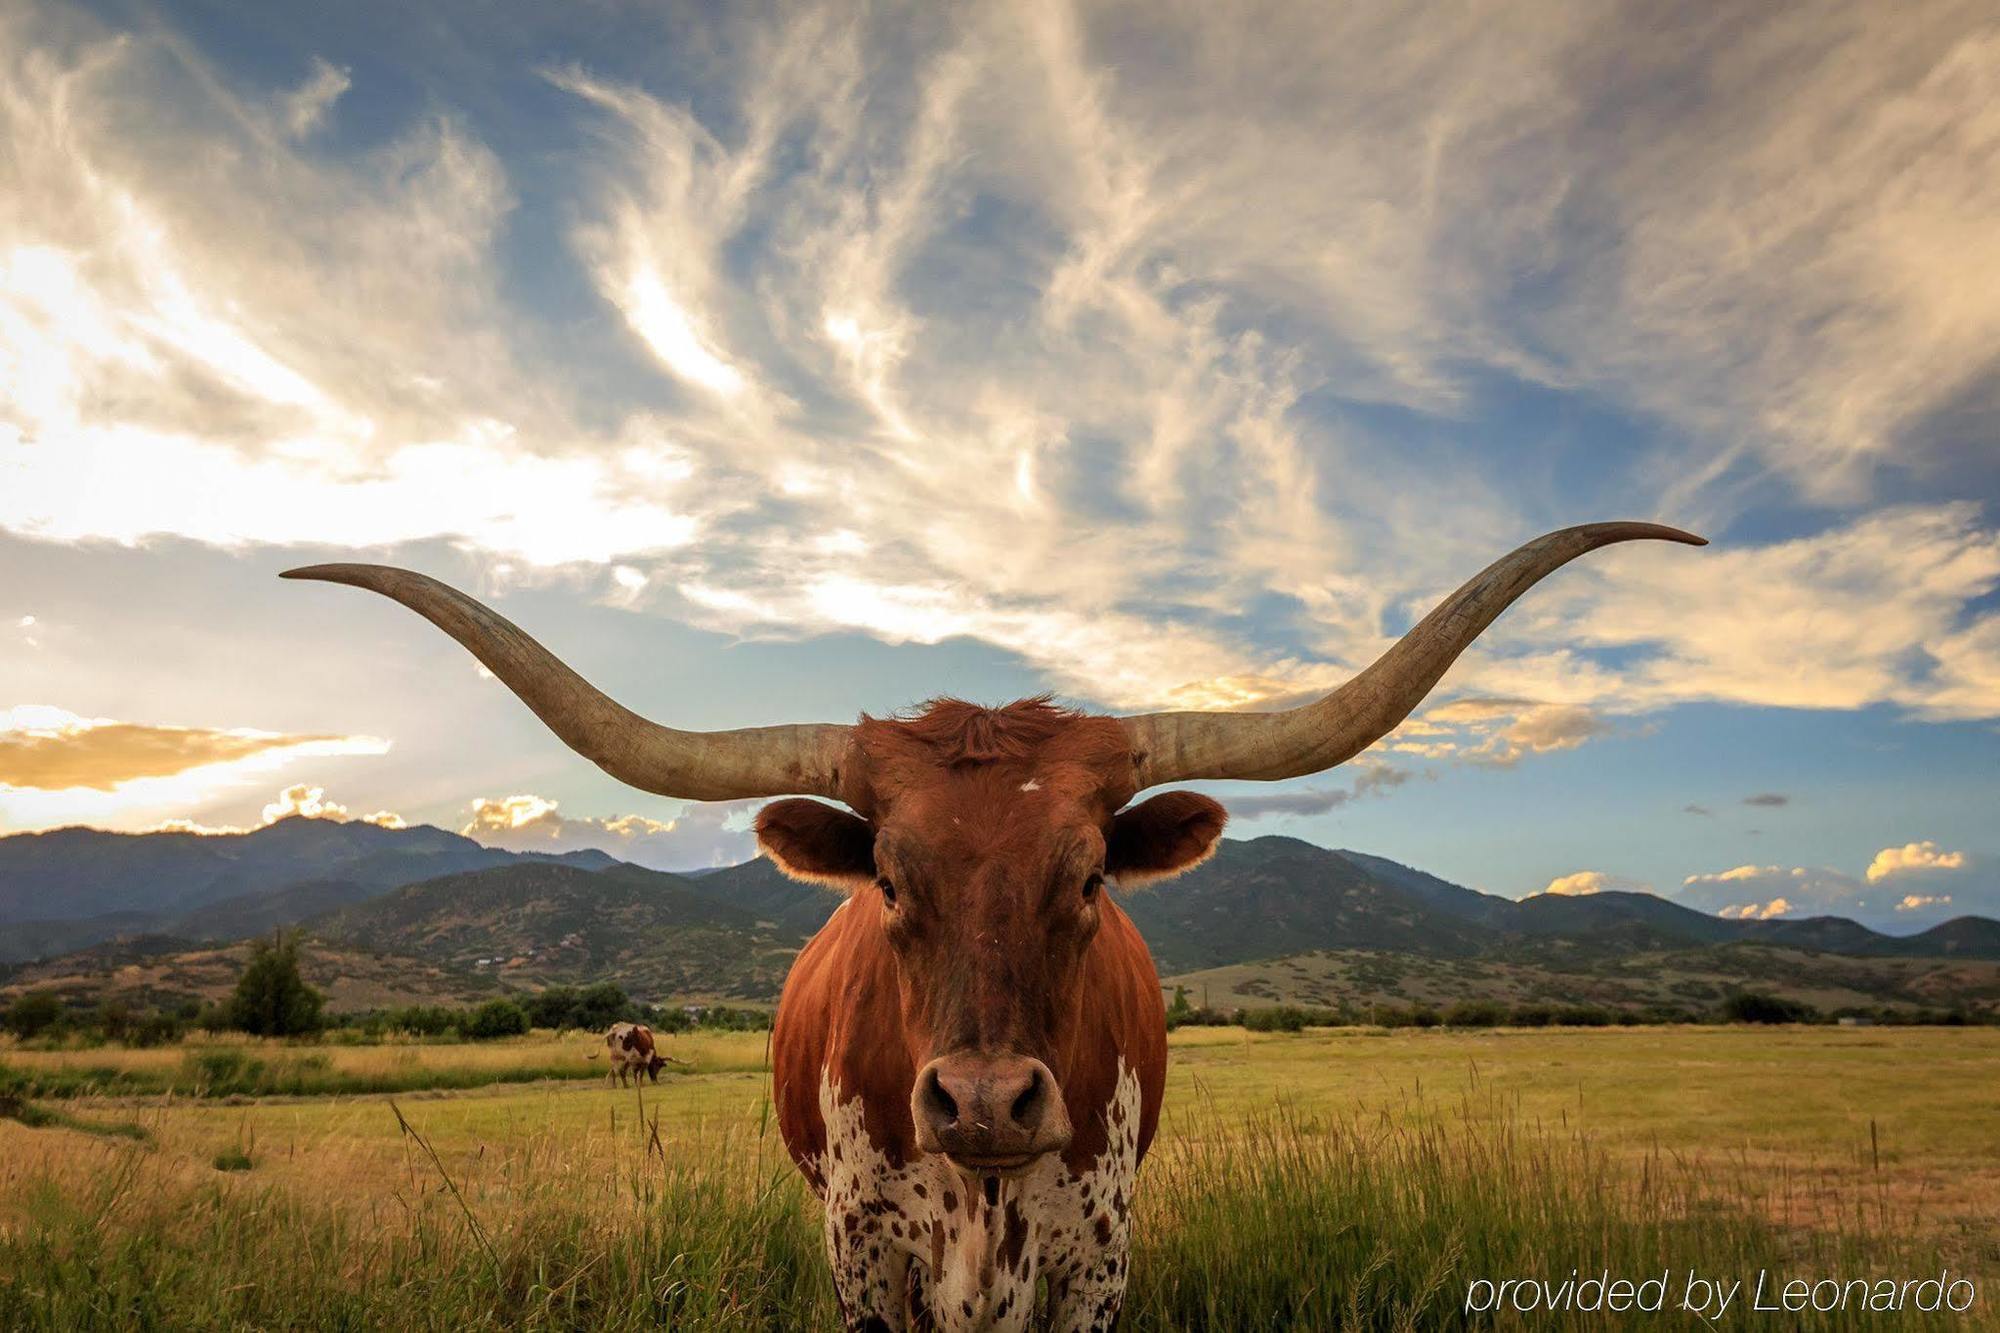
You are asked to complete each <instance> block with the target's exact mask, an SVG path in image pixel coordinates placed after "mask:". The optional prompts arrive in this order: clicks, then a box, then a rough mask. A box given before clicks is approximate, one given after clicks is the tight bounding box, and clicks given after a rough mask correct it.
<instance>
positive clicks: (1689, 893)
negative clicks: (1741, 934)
mask: <svg viewBox="0 0 2000 1333" xmlns="http://www.w3.org/2000/svg"><path fill="white" fill-rule="evenodd" d="M1970 864H1971V859H1970V858H1969V857H1967V856H1965V855H1964V854H1963V853H1959V852H1945V851H1941V850H1940V849H1939V848H1938V846H1937V844H1936V843H1932V842H1913V843H1908V844H1905V845H1904V846H1901V847H1887V848H1884V849H1883V850H1882V851H1881V852H1879V853H1877V854H1876V856H1875V858H1874V860H1873V861H1872V862H1871V863H1870V865H1869V866H1868V868H1867V870H1866V872H1865V873H1864V874H1861V875H1853V874H1849V873H1847V872H1845V871H1842V870H1837V869H1834V868H1833V867H1830V866H1818V867H1813V866H1780V865H1740V866H1735V867H1732V868H1731V869H1728V870H1722V871H1716V872H1713V873H1709V874H1698V875H1689V876H1688V877H1687V878H1686V880H1685V881H1683V883H1682V885H1681V892H1680V894H1679V901H1681V902H1682V903H1684V904H1686V905H1687V906H1689V907H1693V908H1695V909H1697V910H1699V911H1704V912H1714V913H1716V914H1717V915H1719V916H1729V917H1750V918H1753V919H1754V918H1760V917H1763V916H1775V915H1788V914H1799V913H1815V914H1816V913H1832V914H1836V915H1840V916H1856V915H1859V916H1862V917H1864V918H1866V919H1869V920H1873V921H1875V922H1876V923H1878V924H1881V923H1882V922H1884V921H1885V920H1887V919H1888V918H1889V916H1890V914H1891V913H1906V912H1919V911H1922V910H1924V909H1926V908H1931V907H1942V906H1945V905H1948V904H1949V903H1950V902H1951V899H1952V895H1951V894H1950V893H1945V892H1940V891H1939V890H1940V889H1941V888H1943V887H1954V888H1959V887H1965V886H1967V885H1968V880H1966V879H1965V878H1963V877H1958V876H1959V872H1963V871H1964V870H1966V869H1967V868H1968V867H1969V866H1970ZM1910 874H1917V875H1921V876H1922V877H1923V878H1924V879H1925V881H1926V889H1925V891H1924V892H1913V893H1908V894H1904V895H1903V896H1902V898H1901V900H1900V901H1897V899H1896V895H1895V894H1893V893H1892V894H1891V895H1889V896H1888V897H1887V898H1877V897H1875V896H1873V895H1872V894H1871V893H1870V891H1869V886H1870V885H1873V884H1878V883H1881V882H1882V881H1884V880H1888V879H1894V878H1897V877H1900V876H1904V875H1910ZM1777 904H1782V906H1780V907H1777V909H1776V910H1773V907H1774V905H1777Z"/></svg>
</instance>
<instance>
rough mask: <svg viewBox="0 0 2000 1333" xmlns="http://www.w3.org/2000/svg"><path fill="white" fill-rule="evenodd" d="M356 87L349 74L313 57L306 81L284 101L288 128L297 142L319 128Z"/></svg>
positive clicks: (336, 66) (286, 126) (338, 67)
mask: <svg viewBox="0 0 2000 1333" xmlns="http://www.w3.org/2000/svg"><path fill="white" fill-rule="evenodd" d="M353 84H354V80H353V78H352V76H351V75H350V73H349V71H347V70H345V69H342V68H341V67H340V66H338V65H332V64H328V63H327V62H326V61H324V60H322V59H320V58H319V57H318V56H314V57H313V60H312V72H311V73H310V74H308V75H307V76H306V81H305V82H304V83H302V84H300V85H299V86H298V87H297V88H296V89H294V90H293V91H292V92H291V93H289V94H287V95H286V97H285V99H284V119H285V128H286V129H287V130H288V131H290V132H291V136H292V137H293V138H294V139H303V138H305V137H306V136H307V135H309V134H311V133H312V132H313V131H314V130H316V129H318V128H319V127H320V125H321V124H322V123H323V122H324V121H325V120H326V113H327V112H329V111H331V110H332V109H333V104H334V103H335V102H337V101H339V100H340V95H341V94H342V93H344V92H346V91H347V90H348V89H349V88H350V87H352V86H353Z"/></svg>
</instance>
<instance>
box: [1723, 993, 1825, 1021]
mask: <svg viewBox="0 0 2000 1333" xmlns="http://www.w3.org/2000/svg"><path fill="white" fill-rule="evenodd" d="M1818 1016H1819V1011H1818V1010H1816V1009H1814V1008H1813V1007H1812V1006H1811V1005H1809V1004H1801V1003H1799V1002H1798V1001H1797V1000H1787V999H1782V998H1780V997H1779V996H1776V995H1765V994H1763V993H1761V992H1759V991H1739V992H1737V993H1736V994H1734V995H1732V996H1730V997H1729V998H1728V999H1726V1000H1724V1001H1723V1002H1722V1018H1723V1021H1724V1022H1726V1023H1810V1022H1812V1021H1813V1020H1814V1019H1815V1018H1817V1017H1818Z"/></svg>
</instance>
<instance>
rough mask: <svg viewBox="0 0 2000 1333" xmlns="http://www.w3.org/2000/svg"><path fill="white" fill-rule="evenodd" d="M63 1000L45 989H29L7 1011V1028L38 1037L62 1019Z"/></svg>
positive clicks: (22, 1036) (13, 1031) (24, 1037)
mask: <svg viewBox="0 0 2000 1333" xmlns="http://www.w3.org/2000/svg"><path fill="white" fill-rule="evenodd" d="M62 1016H63V1007H62V1001H61V1000H58V999H57V998H56V997H55V996H54V995H53V994H51V993H50V992H48V991H45V990H38V991H29V992H28V993H27V994H26V995H23V996H22V997H21V998H19V999H18V1000H16V1001H14V1004H13V1007H12V1008H10V1009H9V1010H8V1011H7V1030H8V1031H9V1032H12V1033H13V1034H14V1035H15V1036H17V1037H20V1038H23V1039H24V1040H25V1039H26V1038H28V1037H38V1036H40V1035H41V1034H42V1033H44V1032H46V1031H48V1030H49V1029H50V1028H52V1027H54V1026H55V1025H56V1024H57V1023H60V1022H61V1021H62Z"/></svg>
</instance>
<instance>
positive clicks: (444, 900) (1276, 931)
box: [0, 820, 2000, 1007]
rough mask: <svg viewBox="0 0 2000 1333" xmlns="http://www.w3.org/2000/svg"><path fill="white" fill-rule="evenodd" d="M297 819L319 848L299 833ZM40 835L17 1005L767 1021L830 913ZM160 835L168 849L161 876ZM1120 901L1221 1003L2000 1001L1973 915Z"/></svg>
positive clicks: (1315, 867)
mask: <svg viewBox="0 0 2000 1333" xmlns="http://www.w3.org/2000/svg"><path fill="white" fill-rule="evenodd" d="M305 824H319V825H320V827H316V828H294V827H290V826H292V825H305ZM329 829H331V830H333V832H332V833H331V834H329V833H328V832H327V830H329ZM69 832H72V833H75V832H80V831H69ZM32 836H35V837H37V838H38V839H43V840H46V839H54V841H53V842H50V841H36V842H32V843H24V844H23V845H22V846H10V844H17V843H23V840H22V839H19V838H7V839H0V882H5V883H6V884H8V885H9V890H10V891H9V893H8V894H6V895H0V903H4V904H7V905H8V906H10V907H11V909H12V910H14V911H16V912H19V911H21V910H23V909H24V908H25V907H27V905H29V904H33V905H35V908H36V909H37V910H40V911H42V912H43V913H47V912H48V910H49V906H50V904H52V903H57V904H60V905H61V906H63V907H65V908H68V909H70V910H71V911H72V912H76V913H78V914H77V915H72V916H70V917H67V918H59V919H55V920H48V919H32V920H26V921H21V920H16V921H13V922H11V923H8V924H5V925H4V926H0V934H4V936H5V937H6V939H7V945H6V948H7V950H8V951H9V952H10V953H11V955H12V956H13V957H14V958H16V959H17V960H20V959H25V958H30V957H35V956H37V955H40V956H42V957H43V959H44V961H36V962H32V963H29V962H19V961H17V963H16V966H15V967H14V968H13V969H12V972H13V975H12V976H10V977H8V978H6V980H7V982H8V986H7V989H10V990H19V989H22V988H24V987H28V986H34V985H51V986H56V987H57V988H59V989H62V990H64V991H66V992H67V993H70V994H72V995H75V996H88V995H93V994H102V993H129V994H131V995H134V996H137V995H141V994H143V995H146V996H154V995H158V994H169V993H174V992H175V989H176V987H177V986H178V987H181V988H182V991H183V993H188V994H209V993H211V992H212V991H213V990H214V989H215V987H216V986H218V985H224V984H225V982H226V978H227V976H228V975H229V974H228V971H227V968H226V967H224V966H223V963H224V961H226V959H227V957H228V956H229V951H228V950H218V949H217V948H215V947H214V943H215V942H219V941H228V940H233V939H240V938H241V937H243V936H245V935H249V934H255V933H258V932H260V931H264V930H268V929H271V928H273V927H275V926H280V925H298V926H300V927H302V928H303V929H304V930H305V931H307V933H308V934H309V935H310V936H311V937H312V939H313V940H314V942H315V943H314V946H313V947H314V949H315V950H319V951H322V952H323V953H324V954H325V956H326V957H327V958H329V959H338V960H341V961H340V963H339V966H338V967H336V968H334V969H333V970H334V971H335V972H336V973H338V974H339V975H340V976H344V977H347V978H349V979H350V981H349V983H345V984H346V991H345V992H344V991H342V990H341V989H340V988H338V987H336V989H335V992H334V995H335V1002H336V1004H339V1003H340V1002H341V1000H342V997H343V995H344V994H345V993H347V992H352V993H353V994H355V995H357V996H359V995H361V994H366V995H368V996H372V997H376V998H375V999H374V1000H373V1001H371V1002H379V1003H387V1002H397V1001H394V1000H393V999H383V998H381V997H384V996H393V995H395V994H397V993H398V987H397V981H396V978H397V977H398V976H399V975H405V974H406V975H407V977H408V979H409V982H410V984H409V985H408V986H407V987H404V988H403V991H404V992H405V993H406V994H407V997H408V998H426V997H429V998H435V997H438V996H441V995H445V994H464V995H468V996H471V995H478V994H489V993H492V992H493V991H494V990H496V989H503V990H529V989H535V988H538V987H540V986H544V985H549V984H555V983H571V982H584V981H594V980H600V979H611V980H616V981H619V982H621V983H622V984H624V985H625V986H627V987H628V988H629V989H631V990H632V991H633V992H634V993H637V994H640V995H643V996H647V997H652V998H665V997H669V996H686V997H703V998H717V999H725V998H726V999H731V1000H738V1001H765V1000H769V999H772V998H774V997H775V995H776V993H777V990H778V987H779V985H780V983H781V982H782V980H783V977H784V974H785V971H786V968H787V967H788V966H789V964H790V961H791V957H792V955H793V953H794V952H795V951H796V950H797V949H798V947H799V946H800V945H801V944H803V943H804V942H805V940H806V939H808V938H809V937H810V936H811V935H812V933H813V932H814V931H816V930H817V929H818V928H819V927H820V925H821V924H822V923H823V922H824V921H825V919H826V917H827V915H828V914H829V913H830V912H831V911H832V910H833V907H834V905H835V904H836V903H837V901H838V898H837V896H836V895H834V894H833V893H831V892H829V891H827V890H825V889H821V888H817V887H813V886H809V885H802V884H798V883H795V882H793V881H791V880H788V879H786V878H784V877H783V876H782V875H781V874H780V873H779V872H778V871H777V869H776V868H775V867H774V866H772V865H771V864H770V862H768V861H766V860H763V859H761V858H760V859H756V860H752V861H748V862H745V863H744V864H742V865H737V866H731V867H728V868H725V869H721V870H715V871H707V872H702V873H700V874H694V875H672V874H665V873H662V872H658V871H651V870H645V869H641V868H639V867H637V866H631V865H626V864H624V863H622V862H618V861H615V860H613V859H612V858H610V857H608V856H605V855H604V854H602V853H588V854H583V855H581V856H573V857H569V858H560V859H551V858H540V857H532V856H521V855H517V854H514V853H508V852H499V851H494V850H492V849H489V848H484V847H481V846H479V845H478V844H476V843H472V842H471V841H470V840H468V839H464V838H460V837H458V836H457V835H455V834H450V833H445V832H443V831H441V830H438V829H408V830H388V829H376V828H374V827H373V826H370V825H331V824H325V822H324V821H307V820H288V821H285V822H284V823H283V824H278V825H273V826H272V827H271V828H270V829H264V830H259V831H258V832H257V833H253V834H246V835H240V836H239V837H236V838H231V839H214V838H203V839H200V840H199V841H200V843H202V844H204V845H201V846H193V847H190V846H189V845H187V843H186V842H185V839H186V838H188V837H189V836H190V835H181V834H152V835H118V834H93V835H91V836H90V837H88V838H77V837H70V838H63V837H59V836H58V835H54V834H43V835H32ZM150 839H161V840H163V841H162V842H161V843H160V844H159V845H158V846H157V847H156V848H154V849H153V850H154V852H156V853H157V854H156V855H149V854H148V853H147V844H148V840H150ZM206 844H218V845H215V846H210V845H206ZM64 848H72V849H76V850H78V851H79V864H76V865H70V864H67V863H65V862H63V860H62V855H61V853H62V850H63V849H64ZM24 867H25V869H24ZM427 871H428V872H433V873H425V872H427ZM44 872H46V873H47V875H48V878H47V879H38V878H36V877H38V876H40V875H41V874H43V873H44ZM22 875H26V876H28V877H29V879H28V880H26V881H24V880H23V879H21V878H19V877H20V876H22ZM259 876H261V877H262V879H261V880H259V879H258V877H259ZM246 883H252V884H261V887H251V888H245V887H244V886H245V884H246ZM65 894H69V895H73V896H68V897H66V896H65ZM1121 900H1122V902H1123V903H1124V905H1125V908H1126V910H1127V911H1128V912H1129V913H1130V914H1131V915H1132V917H1133V920H1134V921H1135V922H1136V923H1137V925H1138V926H1139V929H1140V931H1141V933H1142V934H1143V935H1144V936H1145V938H1146V940H1147V942H1148V944H1149V945H1150V947H1151V948H1152V950H1153V955H1154V958H1155V960H1156V962H1157V964H1158V967H1159V970H1160V972H1161V974H1162V976H1163V977H1167V978H1170V979H1172V980H1173V981H1174V982H1178V983H1181V984H1187V985H1189V986H1190V987H1191V988H1200V989H1201V990H1205V991H1207V992H1209V993H1211V994H1214V995H1220V996H1231V997H1236V998H1235V999H1233V1000H1231V1001H1230V1002H1232V1003H1246V1002H1270V1001H1274V1000H1287V1001H1297V1002H1301V1003H1315V1004H1318V1003H1337V1002H1341V1001H1347V1002H1352V1003H1382V1002H1394V1003H1416V1002H1423V1003H1431V1002H1448V1001H1449V999H1451V998H1466V997H1480V998H1504V999H1508V1000H1513V1001H1519V1000H1548V1001H1551V1002H1592V1003H1606V1004H1669V1003H1674V1004H1683V1005H1688V1006H1693V1007H1700V1006H1702V1005H1705V1004H1709V1003H1712V1002H1713V1001H1714V1000H1716V999H1718V998H1720V997H1721V996H1722V995H1725V994H1727V993H1728V991H1729V990H1731V989H1737V988H1742V987H1745V986H1767V987H1773V988H1777V989H1781V990H1784V991H1786V992H1787V993H1791V994H1796V995H1798V996H1800V997H1801V998H1808V997H1810V998H1812V999H1813V1000H1814V1002H1815V1003H1821V1004H1846V1003H1866V1002H1889V1003H1897V1004H1909V1005H1918V1004H1923V1005H1932V1004H1951V1003H1956V1002H1969V1003H1977V1004H1989V1003H1994V1002H1996V1001H2000V923H1997V922H1994V921H1990V920H1986V919H1984V918H1978V917H1962V918H1959V919H1957V920H1955V921H1950V922H1947V923H1945V924H1943V925H1940V926H1936V927H1933V928H1932V929H1930V930H1928V931H1925V932H1923V933H1922V934H1919V935H1913V936H1907V937H1898V936H1887V935H1882V934H1878V933H1877V932H1875V931H1872V930H1869V929H1867V928H1866V927H1864V926H1861V925H1858V924H1856V923H1854V922H1852V921H1847V920H1844V919H1840V918H1833V917H1818V918H1806V919H1801V920H1774V921H1761V922H1750V921H1732V920H1724V919H1722V918H1719V917H1712V916H1707V915H1705V914H1703V913H1700V912H1695V911H1691V910H1689V909H1688V908H1686V907H1683V906H1681V905H1679V904H1677V903H1673V902H1669V901H1667V900H1666V899H1663V898H1659V897H1655V896H1653V895H1650V894H1643V893H1620V892H1604V893H1597V894H1592V895H1588V896H1581V897H1556V896H1546V895H1545V896H1538V897H1534V898H1529V899H1526V900H1524V901H1519V902H1516V901H1514V900H1512V899H1507V898H1500V897H1495V896H1493V895H1490V894H1483V893H1478V892H1476V891H1474V890H1471V889H1466V888H1463V887H1461V886H1459V885H1455V884H1451V883H1449V882H1447V881H1444V880H1441V879H1438V878H1436V877H1435V876H1432V875H1427V874H1425V873H1424V872H1422V871H1419V870H1414V869H1411V868H1410V867H1407V866H1403V865H1399V864H1397V863H1396V862H1393V861H1388V860H1384V859H1383V858H1380V857H1375V856H1370V855H1367V854H1365V853H1360V852H1346V851H1334V850H1330V849H1327V848H1323V847H1318V846H1315V845H1313V844H1310V843H1306V842H1301V841H1299V840H1297V839H1293V838H1284V837H1264V838H1256V839H1251V840H1249V841H1242V842H1238V841H1225V842H1224V843H1223V844H1222V846H1221V848H1220V849H1219V850H1218V852H1217V854H1216V855H1215V857H1214V858H1213V859H1211V860H1210V861H1209V862H1207V863H1206V864H1204V865H1202V866H1200V867H1198V868H1196V869H1195V870H1194V871H1192V872H1190V873H1189V874H1187V875H1185V876H1183V877H1181V878H1180V879H1177V880H1174V881H1170V882H1168V883H1166V884H1162V885H1160V886H1158V887H1155V888H1151V889H1146V890H1142V891H1138V892H1134V893H1125V894H1121ZM98 908H102V909H105V910H103V911H102V912H99V913H98V914H96V915H83V914H82V912H83V911H84V910H85V909H98ZM79 941H80V944H79ZM50 955H54V956H50Z"/></svg>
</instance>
